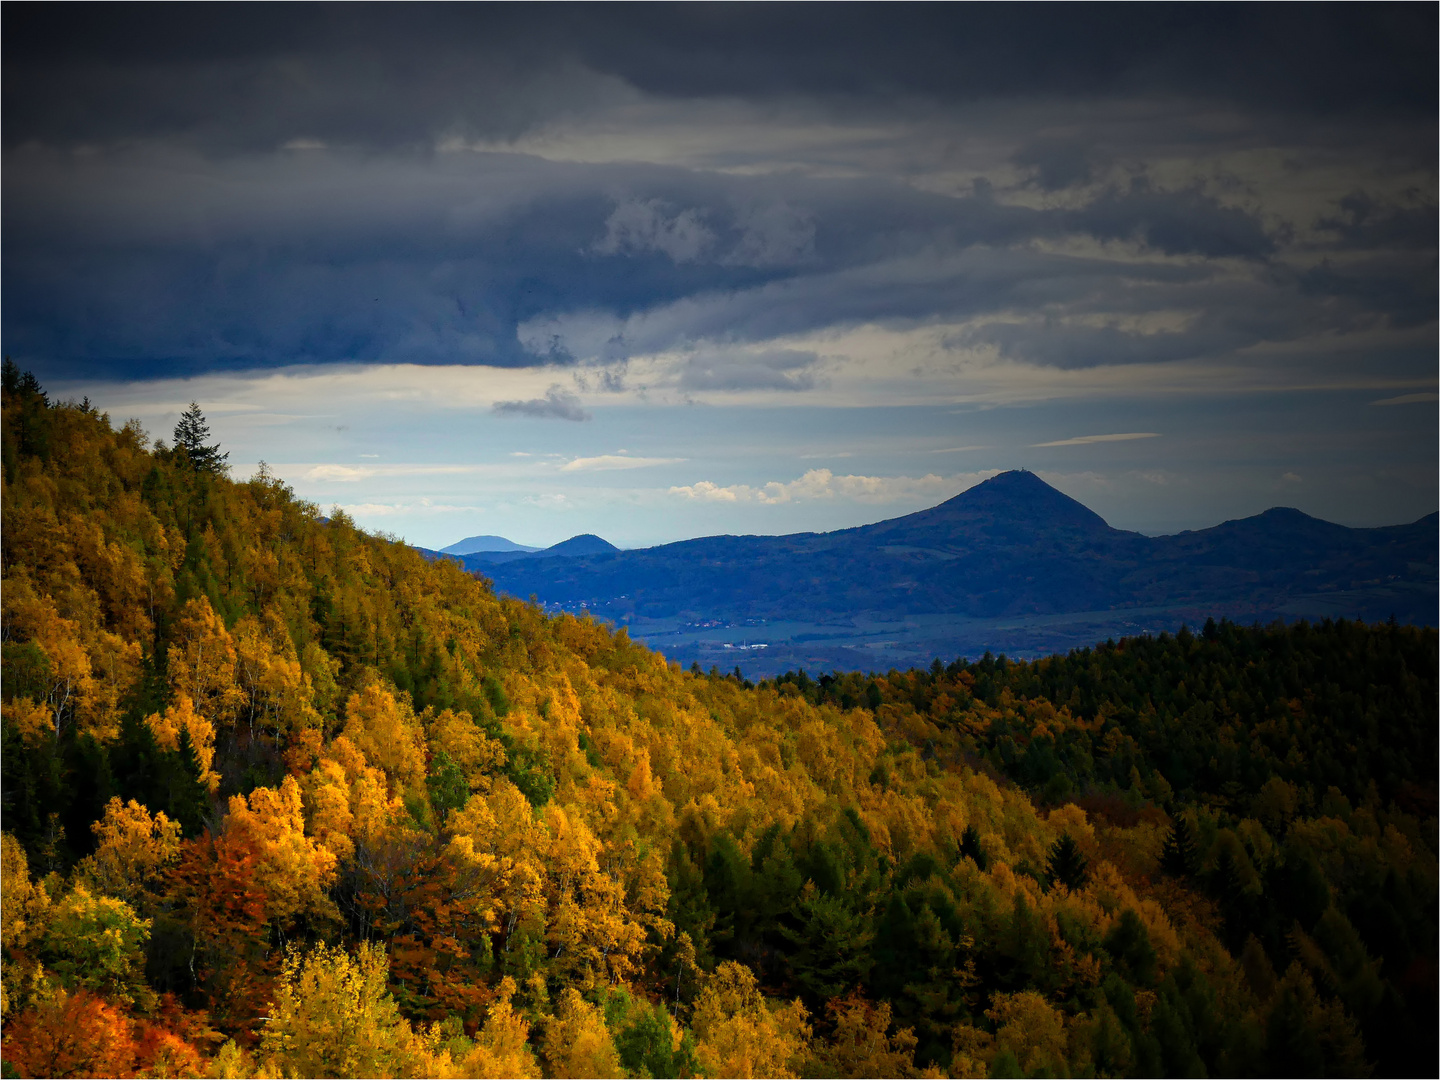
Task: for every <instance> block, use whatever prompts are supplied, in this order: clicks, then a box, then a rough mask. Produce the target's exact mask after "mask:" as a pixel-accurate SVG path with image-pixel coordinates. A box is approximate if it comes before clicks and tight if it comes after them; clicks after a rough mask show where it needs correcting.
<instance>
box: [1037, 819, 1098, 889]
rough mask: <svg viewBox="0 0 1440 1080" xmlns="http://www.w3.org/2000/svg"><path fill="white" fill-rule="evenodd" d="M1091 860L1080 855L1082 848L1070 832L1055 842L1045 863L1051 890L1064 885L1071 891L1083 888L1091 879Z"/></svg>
mask: <svg viewBox="0 0 1440 1080" xmlns="http://www.w3.org/2000/svg"><path fill="white" fill-rule="evenodd" d="M1089 865H1090V864H1089V860H1088V859H1086V858H1085V856H1084V855H1082V854H1080V846H1079V845H1078V844H1076V843H1075V838H1074V837H1073V836H1071V835H1070V834H1069V833H1068V832H1067V833H1066V834H1065V835H1064V836H1062V837H1060V839H1059V840H1057V841H1055V844H1054V846H1053V847H1051V849H1050V858H1049V859H1048V860H1047V861H1046V863H1045V877H1046V879H1047V880H1048V881H1049V883H1050V886H1051V888H1054V887H1055V886H1056V885H1057V884H1059V885H1064V886H1065V887H1066V888H1067V889H1069V890H1070V891H1072V892H1073V891H1075V890H1076V889H1079V888H1083V887H1084V885H1085V882H1086V881H1088V880H1089V878H1090V870H1089Z"/></svg>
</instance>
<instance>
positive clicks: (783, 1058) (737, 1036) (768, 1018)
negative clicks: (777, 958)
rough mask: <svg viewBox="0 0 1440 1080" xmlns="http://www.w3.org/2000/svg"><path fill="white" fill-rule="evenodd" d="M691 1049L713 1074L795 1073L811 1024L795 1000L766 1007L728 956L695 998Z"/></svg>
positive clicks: (751, 980)
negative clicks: (693, 1040) (693, 1043)
mask: <svg viewBox="0 0 1440 1080" xmlns="http://www.w3.org/2000/svg"><path fill="white" fill-rule="evenodd" d="M692 1027H693V1030H694V1033H695V1042H696V1046H695V1051H696V1057H697V1058H698V1059H699V1061H700V1064H701V1066H702V1067H704V1068H705V1070H706V1071H707V1072H708V1073H710V1074H711V1075H712V1076H736V1077H757V1076H772V1077H796V1076H799V1075H800V1073H801V1070H803V1069H804V1068H805V1065H806V1062H807V1060H808V1058H809V1056H810V1035H811V1031H810V1024H809V1022H808V1017H807V1014H806V1011H805V1006H804V1005H802V1004H801V1003H800V1001H799V999H796V1000H795V1001H793V1002H791V1003H790V1004H789V1005H782V1006H779V1007H778V1008H773V1009H772V1008H771V1007H770V1005H769V1004H768V1003H767V1002H766V1001H765V998H764V995H762V994H761V993H760V988H759V986H758V984H757V982H756V979H755V974H754V972H752V971H751V970H750V969H749V968H747V967H745V966H744V965H743V964H737V963H735V962H734V961H730V960H727V961H726V962H725V963H723V964H721V965H720V966H719V967H718V968H716V969H715V974H714V975H712V976H710V978H709V979H707V980H706V982H705V986H704V989H702V990H701V991H700V996H699V998H698V999H697V1000H696V1002H695V1015H694V1021H693V1025H692Z"/></svg>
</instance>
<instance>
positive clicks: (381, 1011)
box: [260, 942, 423, 1076]
mask: <svg viewBox="0 0 1440 1080" xmlns="http://www.w3.org/2000/svg"><path fill="white" fill-rule="evenodd" d="M387 973H388V965H387V964H386V962H385V950H384V949H383V948H381V947H380V946H379V945H375V944H372V943H370V942H362V943H361V945H360V947H359V948H358V949H357V950H356V952H355V955H354V957H351V956H350V955H349V954H348V953H346V952H345V950H344V949H343V948H339V947H337V948H333V949H332V948H329V947H327V946H325V945H323V944H321V945H317V946H316V947H315V949H314V951H313V952H311V953H309V954H308V955H306V956H302V955H301V954H300V953H299V952H298V951H295V950H291V951H290V952H289V953H288V954H287V955H286V957H285V969H284V971H283V973H282V974H281V976H280V979H279V981H278V982H277V984H276V987H275V1000H274V1002H273V1003H272V1004H271V1006H270V1010H269V1012H270V1017H269V1020H268V1022H267V1023H266V1025H265V1034H264V1037H263V1038H262V1040H261V1044H260V1046H261V1053H262V1055H264V1056H265V1057H267V1058H269V1059H270V1060H271V1061H272V1062H274V1064H275V1065H277V1066H278V1067H279V1068H280V1069H282V1070H283V1073H282V1075H289V1076H402V1075H411V1074H413V1073H415V1072H418V1071H420V1069H421V1068H423V1066H420V1062H419V1060H418V1059H419V1058H420V1057H421V1054H422V1053H423V1046H422V1045H421V1044H420V1041H419V1040H418V1039H417V1038H416V1037H415V1034H414V1033H413V1032H412V1031H411V1029H410V1025H409V1024H408V1023H406V1022H405V1018H404V1017H403V1016H401V1015H400V1010H399V1008H398V1007H397V1006H396V1004H395V999H394V998H393V997H391V996H390V993H389V991H388V990H386V988H385V980H386V975H387Z"/></svg>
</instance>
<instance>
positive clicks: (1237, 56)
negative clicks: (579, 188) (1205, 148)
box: [3, 4, 1436, 147]
mask: <svg viewBox="0 0 1440 1080" xmlns="http://www.w3.org/2000/svg"><path fill="white" fill-rule="evenodd" d="M3 17H4V45H3V49H4V61H5V72H4V91H5V100H4V121H5V122H4V138H5V142H6V144H7V145H11V146H13V145H16V144H19V143H23V142H26V141H29V140H35V139H38V140H44V141H50V140H54V139H60V140H65V141H69V140H74V141H86V140H105V139H111V138H128V137H152V136H173V135H186V136H194V137H198V138H203V139H205V140H207V141H209V142H212V143H220V144H229V145H235V146H250V147H259V146H269V145H274V144H275V143H277V142H282V141H284V140H285V139H287V138H293V137H296V136H297V135H308V136H311V137H315V138H325V139H333V140H339V141H347V142H358V143H363V144H367V145H396V144H405V143H414V142H421V141H424V140H426V139H429V138H431V137H433V136H434V135H435V134H436V133H437V132H438V131H449V130H454V129H462V130H470V131H484V132H496V131H505V130H507V129H508V130H518V127H519V126H523V125H524V124H525V123H526V122H528V121H530V120H533V119H534V118H535V117H536V116H537V115H541V114H544V113H545V112H547V111H549V110H553V109H555V108H559V107H564V105H565V104H567V102H566V98H567V97H568V96H571V95H573V94H574V93H576V92H583V91H579V90H578V88H577V86H576V83H575V79H574V77H573V76H574V75H575V73H576V71H577V69H580V68H583V69H584V70H586V71H590V72H597V73H601V74H604V75H608V76H613V77H615V78H618V79H620V80H623V81H624V82H626V83H628V84H630V85H632V86H635V87H638V88H639V89H641V90H642V91H645V92H649V93H654V94H658V95H663V96H681V97H702V96H742V97H756V96H775V95H792V94H802V95H819V96H830V97H836V98H842V99H851V100H860V101H865V100H868V99H872V98H875V97H877V96H922V97H928V98H932V99H935V100H937V101H942V102H956V101H967V100H976V99H988V98H994V97H1003V96H1007V95H1030V96H1034V95H1050V94H1053V95H1072V94H1079V95H1087V96H1108V95H1120V96H1130V95H1136V94H1147V95H1157V94H1175V95H1185V96H1197V97H1204V98H1216V97H1220V98H1226V99H1233V100H1236V101H1239V102H1241V103H1244V104H1248V105H1254V106H1259V107H1261V108H1266V109H1270V108H1276V107H1279V108H1284V109H1300V110H1305V111H1312V112H1327V113H1328V112H1346V111H1353V110H1357V109H1359V110H1381V111H1385V112H1387V113H1394V112H1396V111H1401V112H1410V113H1417V114H1422V115H1423V114H1428V113H1430V112H1431V111H1432V110H1433V107H1434V96H1435V95H1434V86H1435V72H1436V61H1435V50H1434V47H1433V46H1434V40H1435V32H1436V11H1435V8H1434V6H1433V5H1424V4H1414V5H1393V6H1391V5H1366V6H1350V5H1326V6H1323V7H1311V8H1307V9H1305V10H1304V11H1303V13H1297V12H1296V11H1295V10H1294V9H1289V8H1285V7H1281V6H1270V5H1244V6H1237V5H1147V6H1144V7H1141V6H1136V5H1125V6H1119V5H1103V6H1099V5H1097V6H1090V5H1085V6H1082V5H1038V4H1026V5H998V4H997V5H946V6H943V7H937V6H932V5H884V6H883V7H875V6H872V5H865V4H856V5H843V6H839V7H835V8H832V9H828V10H826V11H825V13H824V15H823V17H817V11H816V9H815V8H814V7H813V6H810V5H784V4H777V5H681V6H675V7H660V6H656V5H643V6H627V5H579V6H569V5H546V6H544V7H538V6H523V5H488V4H487V5H459V4H453V5H450V4H447V5H411V4H405V5H395V4H365V5H331V4H324V5H313V4H284V5H259V4H253V5H252V4H245V5H228V4H207V5H203V6H202V5H170V4H103V5H42V4H10V5H7V6H6V8H5V12H4V16H3ZM537 69H543V76H544V77H543V78H535V77H534V74H535V73H536V72H537ZM567 69H568V70H569V71H570V73H571V76H572V77H571V78H566V77H565V75H564V74H563V73H564V72H565V71H566V70H567ZM527 73H529V75H528V76H527ZM582 81H583V80H582ZM516 88H524V91H525V92H524V93H521V94H516V93H514V91H515V90H516Z"/></svg>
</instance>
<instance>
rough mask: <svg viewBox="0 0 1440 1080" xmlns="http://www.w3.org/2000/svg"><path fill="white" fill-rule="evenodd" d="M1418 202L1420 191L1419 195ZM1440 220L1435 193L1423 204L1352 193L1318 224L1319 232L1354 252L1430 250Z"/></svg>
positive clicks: (1356, 192)
mask: <svg viewBox="0 0 1440 1080" xmlns="http://www.w3.org/2000/svg"><path fill="white" fill-rule="evenodd" d="M1415 195H1416V196H1417V199H1416V201H1418V196H1419V195H1420V193H1419V192H1416V193H1415ZM1437 225H1440V219H1437V216H1436V207H1435V202H1434V195H1433V192H1427V193H1426V199H1425V202H1424V203H1423V204H1422V205H1409V206H1402V205H1397V204H1396V203H1395V202H1393V201H1389V200H1385V199H1380V198H1376V197H1374V196H1372V195H1371V194H1369V193H1368V192H1365V191H1352V192H1351V193H1350V194H1348V195H1346V196H1344V197H1343V198H1341V199H1340V200H1339V205H1338V207H1337V212H1336V213H1335V214H1334V215H1333V216H1330V217H1323V218H1321V219H1320V220H1319V221H1317V222H1316V223H1315V227H1316V228H1317V229H1322V230H1324V231H1326V232H1330V233H1334V234H1335V235H1336V238H1337V240H1338V246H1340V247H1342V248H1348V249H1351V250H1355V249H1359V250H1368V249H1374V248H1381V247H1388V248H1427V249H1432V248H1433V247H1434V246H1435V235H1436V230H1437Z"/></svg>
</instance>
